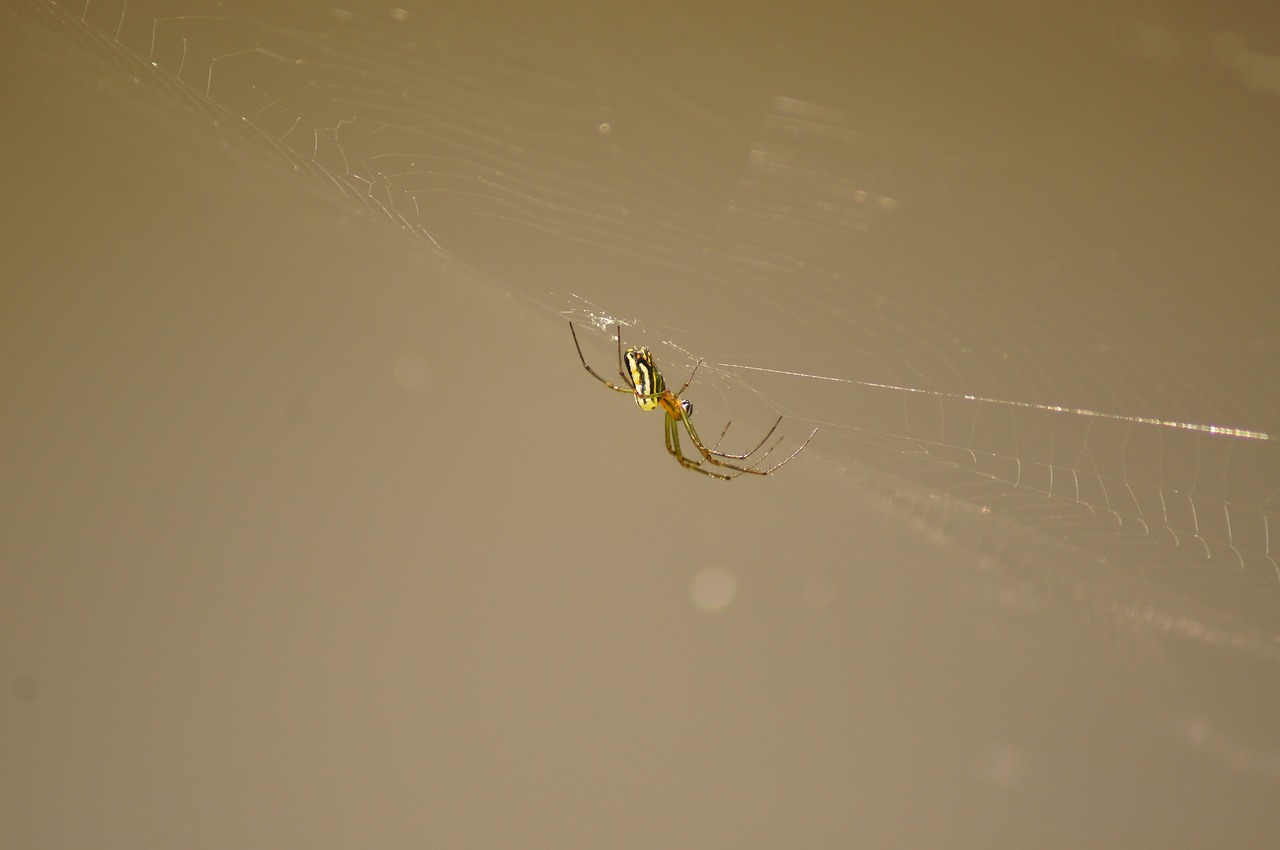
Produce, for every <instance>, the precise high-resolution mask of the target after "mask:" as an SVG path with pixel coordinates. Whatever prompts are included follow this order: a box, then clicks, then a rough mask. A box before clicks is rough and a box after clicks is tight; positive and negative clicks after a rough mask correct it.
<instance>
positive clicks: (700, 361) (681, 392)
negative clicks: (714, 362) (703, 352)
mask: <svg viewBox="0 0 1280 850" xmlns="http://www.w3.org/2000/svg"><path fill="white" fill-rule="evenodd" d="M705 360H706V358H705V357H699V358H698V362H697V363H694V364H693V371H692V372H690V373H689V380H687V381H685V382H684V386H683V387H681V388H680V389H678V390H676V396H677V397H679V396H682V395H684V391H685V390H687V389H689V385H690V384H692V383H693V376H694V375H696V374H698V367H699V366H701V365H702V364H703V362H704V361H705Z"/></svg>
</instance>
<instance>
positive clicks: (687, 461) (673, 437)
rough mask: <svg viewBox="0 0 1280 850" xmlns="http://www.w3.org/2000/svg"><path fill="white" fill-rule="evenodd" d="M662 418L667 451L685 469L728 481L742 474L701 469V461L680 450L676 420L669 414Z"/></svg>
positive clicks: (678, 427) (678, 426)
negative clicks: (685, 454) (728, 473)
mask: <svg viewBox="0 0 1280 850" xmlns="http://www.w3.org/2000/svg"><path fill="white" fill-rule="evenodd" d="M663 419H664V420H666V421H665V423H664V427H665V428H666V435H665V436H666V440H667V451H668V452H669V453H670V454H671V456H672V457H674V458H675V459H676V460H677V461H679V462H680V465H681V466H683V467H684V468H685V469H692V470H693V471H694V472H701V473H702V474H703V475H709V476H710V477H712V478H719V479H720V480H721V481H729V480H730V479H733V478H737V477H738V475H741V474H742V473H740V472H739V473H737V474H736V475H724V474H722V473H719V472H713V471H712V470H710V469H703V467H702V461H700V460H693V459H692V458H687V457H685V456H684V452H682V451H681V450H680V425H679V423H677V422H676V420H674V419H672V418H671V417H670V416H664V417H663Z"/></svg>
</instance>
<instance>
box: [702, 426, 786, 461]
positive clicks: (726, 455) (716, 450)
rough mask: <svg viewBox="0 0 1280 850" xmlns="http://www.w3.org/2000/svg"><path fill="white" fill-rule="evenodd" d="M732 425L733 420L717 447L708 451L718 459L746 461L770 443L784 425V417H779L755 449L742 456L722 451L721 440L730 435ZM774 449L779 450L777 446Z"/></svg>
mask: <svg viewBox="0 0 1280 850" xmlns="http://www.w3.org/2000/svg"><path fill="white" fill-rule="evenodd" d="M732 424H733V420H729V422H728V423H727V424H726V425H725V426H724V430H723V431H721V432H720V437H719V439H717V440H716V442H715V445H713V446H712V447H711V448H709V449H707V451H709V452H711V454H713V455H715V456H716V457H723V458H731V459H733V460H746V459H747V458H749V457H751V456H752V455H753V454H755V453H756V452H758V451H760V447H761V446H763V445H764V444H765V443H766V442H767V441H768V439H769V438H770V437H772V436H773V432H774V431H777V430H778V426H779V425H781V424H782V417H781V416H779V417H778V419H777V421H776V422H774V423H773V427H772V428H770V429H769V431H768V432H767V433H766V434H765V435H764V437H763V438H761V440H760V442H758V443H756V444H755V447H754V448H752V449H751V451H749V452H746V453H745V454H740V455H735V454H732V453H730V452H722V451H720V442H721V440H723V439H724V435H725V434H728V433H729V426H730V425H732ZM774 448H777V446H776V445H775V446H774ZM769 451H773V449H770V450H769ZM765 454H766V455H767V454H768V452H766V453H765ZM761 459H763V458H761Z"/></svg>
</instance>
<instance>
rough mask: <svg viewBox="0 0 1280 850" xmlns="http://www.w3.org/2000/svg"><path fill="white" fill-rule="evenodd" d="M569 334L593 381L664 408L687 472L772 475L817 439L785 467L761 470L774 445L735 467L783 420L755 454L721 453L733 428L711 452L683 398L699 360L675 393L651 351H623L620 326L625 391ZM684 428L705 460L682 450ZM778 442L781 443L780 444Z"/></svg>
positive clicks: (675, 451) (674, 451)
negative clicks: (594, 365) (591, 362)
mask: <svg viewBox="0 0 1280 850" xmlns="http://www.w3.org/2000/svg"><path fill="white" fill-rule="evenodd" d="M569 332H570V333H571V334H573V345H574V347H575V348H577V349H578V359H580V360H581V361H582V368H584V369H586V370H587V372H588V373H590V374H591V377H593V378H595V379H596V380H597V381H599V382H600V383H602V384H604V385H605V386H606V387H608V388H609V389H611V390H613V391H614V392H619V393H630V394H631V395H633V396H635V400H636V405H637V406H638V407H639V408H640V409H641V410H657V409H659V408H661V410H662V412H663V414H664V417H663V418H664V419H665V420H666V421H665V422H664V423H663V424H664V427H665V439H666V444H667V452H668V453H669V454H670V455H671V456H672V457H674V458H675V459H676V460H677V461H679V462H680V465H681V466H683V467H684V468H685V469H692V470H693V471H694V472H699V473H701V474H703V475H709V476H711V477H712V478H719V479H722V480H726V481H727V480H729V479H732V478H737V477H738V476H739V475H742V474H744V473H751V474H752V475H768V474H770V473H771V472H774V471H775V470H777V469H778V468H779V467H781V466H783V465H784V464H786V463H788V462H790V461H791V459H792V458H794V457H795V456H796V455H798V454H800V452H801V451H803V450H804V447H805V446H807V445H809V440H812V439H813V434H816V433H817V431H816V430H815V431H814V432H813V434H810V435H809V439H808V440H805V441H804V442H803V443H802V444H801V445H800V448H798V449H796V450H795V451H794V452H792V453H791V455H790V456H789V457H788V458H787V459H786V460H784V461H782V462H781V463H778V464H775V465H774V466H771V467H769V468H768V469H759V468H758V467H759V465H760V464H761V463H762V462H763V461H764V459H765V458H767V457H768V456H769V454H770V453H771V452H772V451H773V450H774V449H776V448H777V447H778V443H774V444H773V445H772V446H770V447H769V449H767V450H766V451H765V453H764V454H762V455H760V457H758V458H756V460H755V462H754V463H752V464H751V465H750V466H739V465H738V464H736V463H733V462H732V461H734V460H740V461H745V460H747V459H749V458H750V457H751V456H752V455H754V454H755V453H756V452H758V451H760V447H761V446H763V445H764V444H765V442H766V441H767V440H768V439H769V438H770V437H772V436H773V432H774V431H776V430H777V429H778V424H779V423H780V422H782V417H781V416H779V417H778V421H777V422H774V423H773V427H772V428H770V429H769V432H768V433H767V434H765V435H764V439H762V440H761V441H760V442H758V443H756V445H755V447H754V448H753V449H751V451H749V452H746V453H745V454H740V455H736V454H730V453H728V452H722V451H720V443H721V441H722V440H724V435H725V434H727V433H728V432H729V426H728V425H725V426H724V430H723V431H721V432H720V439H719V440H716V442H715V445H713V446H711V447H710V448H707V446H706V445H704V444H703V442H702V439H701V438H700V437H699V436H698V431H697V429H696V428H694V427H693V419H692V416H693V404H692V403H691V402H690V401H688V400H687V399H684V398H681V394H682V393H683V392H684V391H685V390H687V389H688V388H689V384H691V383H693V376H694V375H696V374H697V373H698V367H699V366H701V365H702V361H701V360H699V361H698V362H697V364H696V365H695V366H694V367H693V372H692V373H690V375H689V380H687V381H685V382H684V386H682V387H681V388H680V391H679V392H672V391H671V390H669V389H667V382H666V381H665V380H664V379H663V377H662V372H661V370H659V369H658V366H657V364H656V363H654V362H653V354H652V353H650V351H649V349H647V348H628V349H627V350H626V352H625V353H624V352H623V350H622V326H621V325H619V326H618V375H619V377H621V378H622V380H623V382H624V383H626V384H627V386H625V387H619V386H616V385H614V384H612V383H610V382H609V381H607V380H605V379H604V378H603V377H602V376H601V375H600V374H599V373H598V372H596V370H595V369H592V368H591V366H590V365H588V364H587V358H586V357H585V356H584V355H583V353H582V346H581V345H580V344H579V343H578V332H577V331H576V330H574V328H573V322H570V323H569ZM682 427H683V428H684V430H685V432H686V433H688V435H689V439H690V441H692V442H693V445H694V448H696V449H697V450H698V454H699V455H701V457H697V458H690V457H685V454H684V452H683V451H681V449H680V429H681V428H682ZM778 442H781V440H779V441H778ZM703 464H707V465H708V466H711V467H718V468H720V469H727V470H731V472H728V473H721V472H715V471H714V470H712V469H706V468H703Z"/></svg>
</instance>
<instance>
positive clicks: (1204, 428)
mask: <svg viewBox="0 0 1280 850" xmlns="http://www.w3.org/2000/svg"><path fill="white" fill-rule="evenodd" d="M715 365H717V366H726V367H729V368H731V369H747V370H749V371H752V372H768V373H770V374H773V375H790V376H792V377H796V378H812V379H813V380H815V381H832V382H833V383H837V384H856V385H857V386H860V387H872V388H875V389H879V390H897V391H898V392H903V393H916V394H918V395H931V396H937V397H938V398H953V399H956V400H958V401H977V402H982V403H984V404H1001V405H1004V406H1005V407H1021V408H1026V409H1027V410H1043V411H1046V412H1048V413H1070V414H1074V415H1076V416H1091V417H1093V418H1095V419H1111V420H1114V421H1117V422H1132V423H1134V424H1135V425H1157V426H1159V427H1161V428H1176V429H1178V430H1181V431H1195V432H1197V433H1200V434H1213V435H1216V436H1220V437H1237V438H1239V439H1242V440H1274V439H1276V437H1274V436H1272V435H1271V434H1268V433H1267V432H1266V431H1250V430H1248V429H1246V428H1231V427H1229V426H1226V425H1206V424H1203V423H1197V422H1179V421H1177V420H1175V419H1157V418H1156V417H1154V416H1126V415H1125V414H1123V413H1107V412H1105V411H1102V410H1090V409H1089V408H1087V407H1063V406H1061V405H1057V404H1036V403H1035V402H1031V401H1013V400H1011V399H1005V398H989V397H987V396H980V395H968V394H965V393H948V392H943V391H941V390H926V389H921V388H920V387H899V386H895V385H894V384H878V383H875V382H874V381H854V380H851V379H849V378H833V377H831V376H829V375H813V374H810V373H808V372H788V371H787V370H785V369H766V368H764V367H761V366H744V365H742V364H741V363H717V364H715Z"/></svg>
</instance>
